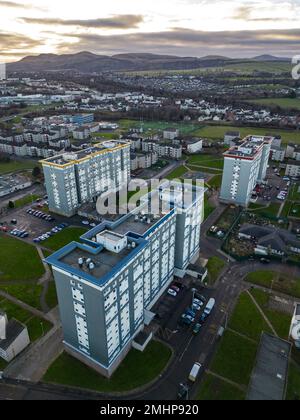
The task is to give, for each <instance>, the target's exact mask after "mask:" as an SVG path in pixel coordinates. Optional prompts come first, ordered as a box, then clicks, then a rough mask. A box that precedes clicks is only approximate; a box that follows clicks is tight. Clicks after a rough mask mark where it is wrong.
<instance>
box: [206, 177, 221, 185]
mask: <svg viewBox="0 0 300 420" xmlns="http://www.w3.org/2000/svg"><path fill="white" fill-rule="evenodd" d="M222 179H223V176H222V175H216V176H214V177H213V178H212V179H211V180H210V181H209V182H208V183H207V184H208V185H209V186H210V187H211V188H221V186H222Z"/></svg>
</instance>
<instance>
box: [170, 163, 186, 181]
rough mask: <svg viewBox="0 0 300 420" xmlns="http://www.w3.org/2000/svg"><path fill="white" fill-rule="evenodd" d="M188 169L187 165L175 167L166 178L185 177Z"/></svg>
mask: <svg viewBox="0 0 300 420" xmlns="http://www.w3.org/2000/svg"><path fill="white" fill-rule="evenodd" d="M187 172H188V170H187V169H186V167H185V166H179V168H176V169H174V171H172V172H171V173H170V174H169V175H168V176H167V177H166V178H167V179H169V180H172V179H177V178H178V179H180V178H182V177H183V175H184V174H186V173H187Z"/></svg>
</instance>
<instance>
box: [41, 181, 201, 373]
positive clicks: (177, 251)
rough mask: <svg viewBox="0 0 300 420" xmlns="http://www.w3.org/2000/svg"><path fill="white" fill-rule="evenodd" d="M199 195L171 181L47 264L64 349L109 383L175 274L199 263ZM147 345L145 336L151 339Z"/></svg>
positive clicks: (183, 273)
mask: <svg viewBox="0 0 300 420" xmlns="http://www.w3.org/2000/svg"><path fill="white" fill-rule="evenodd" d="M203 201H204V189H203V188H202V187H193V186H191V185H190V186H184V187H183V186H182V185H181V184H176V183H174V184H173V185H172V186H171V185H170V183H169V182H167V183H165V184H164V185H162V186H161V187H160V188H158V189H157V190H155V191H153V192H152V193H150V194H149V195H146V196H145V197H143V198H142V200H141V205H140V206H139V207H138V208H136V209H135V210H133V211H132V212H131V213H129V214H127V215H125V216H121V217H120V218H119V219H114V220H109V219H107V220H105V221H103V222H102V224H100V225H99V226H97V227H96V228H94V229H93V230H91V231H90V232H88V233H87V234H85V235H84V236H82V238H81V241H82V242H81V243H75V242H74V243H71V244H70V245H68V246H66V247H65V248H63V249H61V250H60V251H58V252H56V253H55V254H54V255H52V256H50V257H49V258H48V259H47V260H46V261H47V262H48V263H49V264H50V265H51V266H52V268H53V273H54V277H55V282H56V287H57V292H58V299H59V307H60V314H61V319H62V324H63V330H64V345H65V348H66V351H68V352H69V353H70V354H72V355H73V356H75V357H77V358H78V359H79V360H81V361H82V362H84V363H86V364H87V365H89V366H90V367H92V368H94V369H96V370H97V371H99V372H100V373H101V374H103V375H105V376H107V377H109V376H111V375H112V373H113V372H114V371H115V369H116V368H117V367H118V366H119V364H120V362H121V361H122V360H123V359H124V357H125V356H126V355H127V353H128V351H129V350H130V348H131V347H132V345H134V343H135V341H134V340H135V339H136V337H137V336H138V335H139V334H140V333H141V332H142V331H143V330H144V326H145V325H148V324H150V323H151V321H152V319H153V318H154V316H155V314H153V313H151V308H152V307H153V305H154V304H155V303H156V302H157V300H158V299H159V298H160V297H161V296H162V294H163V293H164V292H165V291H166V290H167V289H168V287H169V286H170V284H171V282H172V281H173V278H174V275H177V276H180V277H183V276H184V275H185V272H186V269H187V267H188V266H189V264H190V263H191V262H195V261H196V260H197V259H198V258H199V251H200V230H201V222H202V215H203ZM150 339H151V337H150Z"/></svg>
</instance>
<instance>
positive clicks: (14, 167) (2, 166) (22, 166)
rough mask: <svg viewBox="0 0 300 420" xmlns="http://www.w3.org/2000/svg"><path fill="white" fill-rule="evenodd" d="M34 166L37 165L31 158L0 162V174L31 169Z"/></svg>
mask: <svg viewBox="0 0 300 420" xmlns="http://www.w3.org/2000/svg"><path fill="white" fill-rule="evenodd" d="M35 166H38V163H37V162H33V161H31V160H26V161H24V162H19V161H11V162H8V163H2V162H1V163H0V175H1V174H7V173H12V172H17V171H24V170H27V169H33V168H34V167H35Z"/></svg>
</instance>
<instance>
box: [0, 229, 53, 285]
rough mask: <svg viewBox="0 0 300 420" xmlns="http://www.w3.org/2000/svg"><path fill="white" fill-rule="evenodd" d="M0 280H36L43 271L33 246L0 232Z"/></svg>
mask: <svg viewBox="0 0 300 420" xmlns="http://www.w3.org/2000/svg"><path fill="white" fill-rule="evenodd" d="M0 249H1V252H0V282H9V281H12V280H13V281H20V280H24V281H28V280H32V281H34V280H38V279H39V278H40V277H41V276H42V275H43V274H44V272H45V270H44V266H43V264H42V262H41V259H40V257H39V254H38V252H37V250H36V248H35V247H34V246H31V245H28V244H26V243H25V242H22V241H20V240H18V239H14V238H11V237H9V236H5V235H2V234H0Z"/></svg>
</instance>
